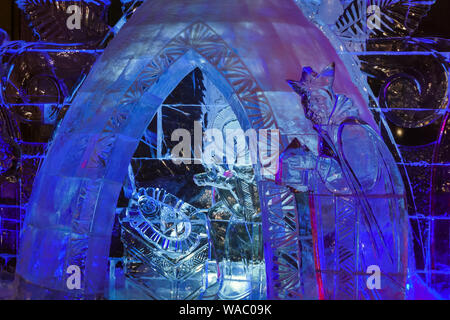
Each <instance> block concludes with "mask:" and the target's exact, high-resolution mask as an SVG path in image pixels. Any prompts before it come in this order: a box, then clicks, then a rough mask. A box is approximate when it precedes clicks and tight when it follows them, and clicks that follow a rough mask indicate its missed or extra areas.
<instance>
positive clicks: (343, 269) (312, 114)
mask: <svg viewBox="0 0 450 320" xmlns="http://www.w3.org/2000/svg"><path fill="white" fill-rule="evenodd" d="M334 72H335V67H334V65H330V66H329V67H327V68H325V69H324V70H323V71H322V72H321V73H320V74H318V73H316V72H314V71H313V70H312V69H311V68H309V67H305V68H303V73H302V78H301V80H300V81H289V84H290V85H291V86H292V88H293V89H294V90H295V91H296V92H297V93H298V94H299V95H300V96H301V100H302V105H303V107H304V109H305V116H306V117H307V118H308V119H309V120H310V121H311V122H312V123H313V125H314V129H315V130H316V131H317V134H318V135H319V149H318V154H315V153H312V152H310V151H309V150H307V149H305V148H304V147H303V148H302V147H301V146H300V144H298V142H294V143H291V145H290V146H289V147H288V149H287V150H286V152H285V154H284V155H283V156H282V157H281V161H282V164H281V166H282V167H281V173H280V174H279V175H278V177H277V178H278V179H277V181H278V183H281V184H285V185H288V186H290V187H291V188H293V189H294V190H295V192H297V193H305V192H309V204H310V210H312V213H311V225H312V229H313V230H312V234H313V247H314V258H315V267H316V276H317V287H318V291H319V296H320V297H323V298H326V299H403V298H405V294H406V279H407V271H408V233H409V223H408V214H407V210H406V201H405V200H406V195H405V191H404V187H403V182H402V179H401V176H400V174H399V171H398V169H397V167H396V164H395V162H394V160H393V158H392V156H391V154H390V152H389V150H388V149H387V147H386V146H385V144H384V142H383V141H382V140H381V138H380V137H379V135H378V133H377V132H375V131H374V130H373V129H372V128H371V127H370V126H368V125H367V124H365V123H364V121H361V119H360V118H359V115H358V110H357V109H356V108H355V107H354V106H353V104H352V101H351V100H349V99H348V98H347V97H345V96H343V95H337V94H335V92H334V90H333V82H334ZM295 172H297V174H293V173H295ZM298 173H303V176H302V175H300V176H298ZM314 229H315V230H314ZM371 268H379V270H381V274H382V276H381V286H378V287H376V288H373V287H371V286H370V284H369V282H368V277H369V275H367V272H368V270H371Z"/></svg>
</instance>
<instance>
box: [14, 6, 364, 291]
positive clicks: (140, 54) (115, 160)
mask: <svg viewBox="0 0 450 320" xmlns="http://www.w3.org/2000/svg"><path fill="white" fill-rule="evenodd" d="M220 3H221V2H219V1H217V2H212V3H210V2H208V1H204V0H199V1H192V3H191V2H189V3H185V2H183V1H181V2H177V3H175V1H174V2H170V3H166V2H164V1H149V2H146V3H145V4H144V5H143V6H142V7H140V8H139V10H138V12H137V13H136V15H135V16H133V18H132V19H131V20H130V22H129V23H128V24H127V26H125V28H124V29H123V30H122V31H121V34H119V36H118V37H117V38H116V39H114V40H113V43H111V45H110V46H109V47H108V49H107V50H106V52H105V54H104V55H103V57H102V58H101V60H100V61H99V62H98V63H97V64H96V65H95V67H94V68H93V70H92V72H91V75H90V77H89V78H88V79H87V81H86V82H85V84H84V86H83V88H82V89H81V90H80V93H79V95H78V96H77V98H76V101H75V102H74V105H73V106H72V107H71V109H70V110H69V112H68V114H67V116H66V118H65V119H64V121H63V122H62V125H61V127H60V128H59V130H58V132H57V135H56V137H55V139H54V141H53V143H52V146H51V148H50V150H49V153H48V157H47V159H46V161H45V163H44V165H43V167H42V168H41V170H40V172H39V175H38V177H37V179H36V182H35V186H34V191H33V195H32V200H31V202H30V207H29V209H28V211H27V216H26V221H25V228H24V230H23V236H22V247H21V251H20V255H19V264H18V269H17V278H18V284H19V285H18V295H19V296H22V297H30V298H52V297H54V298H62V297H69V298H70V297H87V298H89V297H95V296H97V295H99V294H100V295H101V294H102V292H103V286H104V279H103V274H104V273H105V271H106V264H107V255H108V248H109V242H110V235H111V231H112V226H113V218H114V209H115V205H116V202H117V198H118V195H119V192H120V189H121V187H122V182H123V180H124V177H125V175H126V173H127V166H128V163H129V162H130V159H131V157H132V155H133V152H134V150H135V149H136V147H137V144H138V142H139V139H140V138H141V136H142V133H143V132H144V130H145V128H146V126H147V125H148V123H149V121H150V120H151V119H152V117H153V115H154V113H155V112H156V110H157V108H158V107H159V106H160V105H161V103H162V102H163V101H164V99H165V97H166V96H167V95H168V94H169V93H170V92H171V91H172V90H173V89H174V88H175V86H176V85H177V84H178V83H179V82H180V81H181V79H182V78H183V77H184V76H186V75H187V74H188V73H189V72H191V71H192V70H193V69H194V68H196V67H198V68H200V69H201V70H202V72H204V73H205V74H206V75H207V76H208V78H209V79H211V80H212V81H213V82H214V85H215V86H216V87H217V88H218V89H219V90H220V91H221V92H222V93H223V95H224V96H225V98H226V99H227V101H228V102H229V103H230V104H231V105H232V107H233V110H234V112H235V113H236V115H237V117H238V119H239V120H240V124H241V127H242V128H243V129H244V130H246V129H249V128H254V129H271V128H273V129H276V128H280V129H281V131H282V134H283V139H285V140H287V139H289V137H290V136H291V135H296V136H302V135H304V136H308V130H309V128H308V126H307V125H306V124H304V123H302V121H301V118H302V113H301V108H300V106H299V101H298V99H297V97H296V96H295V94H294V93H291V92H290V89H289V88H288V87H287V85H285V84H284V80H285V79H286V78H295V77H298V72H297V71H296V70H295V69H296V68H299V65H300V64H308V65H312V66H315V69H318V70H320V69H322V67H323V66H325V65H327V64H329V63H330V61H335V62H336V64H337V69H338V70H339V71H340V73H338V76H337V78H338V79H339V82H338V88H337V89H338V90H340V89H341V91H344V93H347V94H348V95H349V96H351V97H353V98H354V100H355V101H357V102H358V103H359V104H360V105H362V103H361V101H363V99H362V98H361V95H360V94H359V92H358V90H357V89H356V88H355V87H354V85H353V84H352V82H351V80H350V79H349V76H348V73H347V71H346V69H345V67H344V66H343V64H342V62H340V59H339V57H338V56H337V55H336V53H335V52H334V50H333V49H332V47H331V45H330V44H329V42H328V40H326V38H325V37H324V36H323V34H321V32H320V31H319V30H318V29H317V28H315V27H314V26H313V25H311V24H310V23H309V22H308V21H307V20H306V18H305V17H304V16H303V15H302V14H301V11H300V10H299V9H298V8H297V7H296V6H295V4H294V3H293V2H287V3H286V4H283V6H281V5H279V4H278V3H277V1H273V2H272V1H267V2H264V3H262V2H257V3H255V2H253V1H250V0H249V1H234V0H233V1H230V2H227V6H225V7H224V8H222V5H221V4H220ZM191 5H192V7H190V6H191ZM183 9H186V10H185V11H183ZM222 9H224V10H222ZM242 9H245V10H242ZM170 10H174V11H173V12H170ZM230 10H232V11H233V12H235V14H236V16H235V17H234V18H233V19H231V17H232V16H233V15H231V14H230V12H229V11H230ZM155 12H157V14H156V15H155V14H154V13H155ZM152 13H153V16H152ZM164 13H169V14H168V15H167V19H168V20H167V23H168V26H169V27H174V28H175V29H178V30H179V32H178V33H176V34H174V35H173V36H171V38H170V39H169V40H167V41H166V40H164V39H166V38H167V31H166V30H165V29H164V27H163V28H162V29H158V28H156V27H154V26H153V25H152V24H151V23H153V21H154V20H158V19H164V17H165V15H164ZM158 14H160V15H162V16H163V18H161V17H160V15H158ZM177 16H179V17H180V18H179V20H177V19H176V17H177ZM206 16H208V17H212V18H211V19H213V20H214V21H222V20H223V19H225V20H227V19H228V20H230V19H231V20H232V21H231V22H230V23H235V21H234V20H239V18H240V19H241V20H239V21H241V22H239V21H238V22H237V23H236V24H235V25H233V27H232V28H231V29H230V30H228V29H227V28H228V26H229V25H228V24H227V23H222V24H220V23H217V22H216V23H215V30H216V29H217V30H220V31H219V32H220V33H221V36H219V34H218V33H217V32H216V31H214V30H213V29H212V28H211V27H210V26H209V25H207V24H205V23H203V22H197V21H199V17H206ZM224 17H226V18H224ZM281 18H283V19H284V20H280V19H281ZM255 19H261V20H262V21H260V23H259V24H258V23H256V24H255V25H256V26H257V27H264V26H267V25H270V30H269V29H266V31H267V33H264V32H258V30H252V29H251V28H250V29H249V28H246V27H244V26H245V23H247V22H248V21H249V20H255ZM242 23H244V24H242ZM280 23H285V24H288V25H292V26H293V28H294V30H295V31H296V32H298V31H301V32H302V34H303V36H304V37H305V38H304V39H303V40H305V39H308V41H309V42H308V44H303V42H302V39H300V38H299V39H298V43H299V44H302V45H304V46H310V47H309V49H310V50H309V53H308V48H306V47H301V46H300V47H299V46H298V45H294V46H293V47H290V48H288V47H286V48H284V50H283V49H282V48H281V45H280V46H277V45H278V44H280V43H284V44H287V43H290V42H292V40H291V39H289V33H288V32H285V33H283V32H281V31H289V28H287V29H283V28H282V29H283V30H277V32H278V33H279V36H280V38H279V39H277V41H278V42H276V43H273V48H271V50H268V48H267V46H268V44H269V43H271V40H273V34H274V32H275V31H274V30H275V29H276V28H280V26H279V25H280ZM146 24H148V26H147V25H146ZM143 25H146V27H147V28H148V29H147V30H144V31H146V32H144V31H142V30H140V29H139V28H140V27H142V26H143ZM236 25H237V26H236ZM169 27H168V28H166V29H170V28H169ZM239 28H242V31H243V32H242V33H241V34H240V33H238V32H236V30H239ZM232 30H234V31H232ZM233 32H235V33H234V34H233ZM275 33H276V32H275ZM291 34H292V33H291ZM135 35H137V36H136V39H127V38H133V37H134V36H135ZM224 36H227V37H228V38H229V41H233V40H232V39H233V37H234V38H239V37H242V36H244V37H246V39H248V41H249V42H251V43H253V44H254V46H255V47H256V48H254V47H252V46H251V44H250V47H248V45H249V44H245V45H244V43H243V41H241V43H242V45H243V47H242V48H240V49H239V50H238V49H237V48H238V44H237V43H234V44H233V45H232V46H230V45H229V44H228V43H227V42H225V41H224V40H223V39H222V37H224ZM283 37H285V39H283ZM311 39H314V41H312V40H311ZM241 40H242V39H241ZM244 40H245V39H244ZM244 42H245V41H244ZM127 43H128V44H129V45H130V48H128V47H127ZM132 44H133V45H132ZM264 44H265V45H264ZM131 45H132V46H131ZM161 47H162V49H158V48H161ZM311 49H313V50H316V52H315V53H317V55H316V56H314V57H312V55H311V54H310V52H314V51H311ZM245 50H250V51H251V52H250V53H247V55H248V56H249V57H250V58H251V59H253V60H249V59H246V62H245V61H244V60H243V59H241V54H244V53H243V52H244V51H245ZM258 50H260V51H259V53H260V55H258V53H256V54H255V52H254V51H256V52H258ZM238 52H239V54H238ZM267 53H268V54H269V56H267ZM244 55H245V54H244ZM277 55H278V56H277ZM247 58H248V57H247ZM267 59H268V60H267ZM271 60H272V61H271ZM284 60H286V61H284ZM300 60H302V61H301V63H300ZM249 63H250V64H251V65H249ZM250 69H251V70H253V71H252V72H250V71H249V70H250ZM265 71H266V73H267V74H270V75H271V78H270V79H264V77H265V74H266V73H265ZM255 72H257V73H258V74H257V76H258V77H257V78H255V74H254V73H255ZM291 75H292V76H291ZM282 83H283V84H282ZM281 86H285V87H282V88H283V89H280V87H281ZM285 92H289V94H287V93H285ZM268 94H270V97H269V96H268ZM275 104H277V105H276V108H275ZM286 105H290V110H291V113H290V114H284V115H283V108H284V107H285V106H286ZM274 108H275V109H274ZM276 109H277V110H276ZM361 110H362V111H363V112H362V113H363V114H365V115H368V114H369V113H368V110H367V109H366V108H365V107H361ZM296 111H298V113H297V112H296ZM279 119H283V125H282V126H280V125H279V124H277V122H279ZM369 122H370V120H369ZM300 139H301V137H300ZM313 140H314V139H305V142H306V143H310V144H312V145H313V146H314V141H313ZM257 176H259V174H258V173H257ZM258 179H259V185H260V195H262V196H261V199H262V208H263V223H265V225H266V226H265V229H264V231H265V234H264V237H265V240H264V241H265V243H266V246H265V255H266V261H267V262H268V263H267V262H266V263H267V266H268V269H269V271H268V272H279V273H280V274H281V273H283V274H284V275H285V276H286V277H287V279H288V280H289V286H287V287H286V288H284V289H285V290H284V291H285V292H287V294H289V292H290V290H292V291H293V292H295V290H296V283H297V282H298V281H300V274H299V267H298V265H295V264H292V263H288V264H283V263H282V261H281V260H282V259H283V258H282V256H281V255H280V256H277V262H278V264H277V266H275V265H274V264H272V261H274V254H275V255H276V253H274V252H275V251H274V250H278V251H277V252H279V251H282V250H283V244H286V245H287V246H289V245H290V244H291V242H290V241H283V239H292V237H296V236H297V235H298V225H297V224H296V223H297V221H296V219H297V217H296V215H295V212H294V211H295V209H293V207H295V206H292V205H291V203H292V201H294V199H293V197H292V195H290V194H289V192H288V191H287V190H286V189H284V188H281V187H275V186H274V185H273V184H272V183H271V182H270V181H263V180H262V179H261V177H258ZM275 213H276V214H275ZM275 220H276V221H275ZM287 250H289V251H290V253H289V259H290V260H292V258H294V261H295V258H297V259H299V256H298V255H297V254H298V252H295V250H294V252H292V248H287ZM70 265H77V266H79V267H80V268H81V273H82V279H83V281H82V286H81V287H82V289H81V290H79V291H75V292H74V291H70V290H68V289H67V286H66V279H67V274H66V270H67V268H68V267H69V266H70ZM280 266H283V267H280ZM280 268H285V270H282V271H283V272H281V271H280ZM278 280H280V279H276V278H274V277H268V281H269V284H268V288H269V297H275V295H276V293H275V292H272V293H271V292H270V291H271V290H274V289H273V288H275V287H276V285H275V283H270V281H274V282H276V281H278Z"/></svg>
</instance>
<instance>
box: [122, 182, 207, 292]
mask: <svg viewBox="0 0 450 320" xmlns="http://www.w3.org/2000/svg"><path fill="white" fill-rule="evenodd" d="M121 225H122V242H123V244H124V247H125V252H126V253H125V256H126V267H127V272H126V273H127V274H128V276H129V277H131V278H132V279H133V281H137V282H138V283H139V284H140V286H141V287H144V288H146V289H147V290H146V291H147V292H148V294H149V295H150V296H152V297H153V298H156V299H172V300H173V299H195V298H197V297H198V296H199V295H200V294H201V292H202V288H203V285H202V281H203V268H204V265H205V262H206V261H207V259H208V254H209V246H208V232H207V230H206V219H205V215H204V213H203V212H202V211H200V210H198V209H197V208H195V207H193V206H191V205H190V204H188V203H186V202H184V201H183V200H181V199H179V198H177V197H175V196H173V195H172V194H170V193H168V192H166V191H165V190H163V189H158V188H140V189H139V190H138V191H136V192H134V193H133V196H132V198H131V199H130V203H129V206H128V208H127V209H126V210H125V212H124V214H123V215H122V216H121Z"/></svg>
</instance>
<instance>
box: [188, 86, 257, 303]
mask: <svg viewBox="0 0 450 320" xmlns="http://www.w3.org/2000/svg"><path fill="white" fill-rule="evenodd" d="M204 84H205V87H206V91H205V93H206V95H205V99H204V100H205V104H204V105H205V106H204V107H205V120H206V121H205V123H207V125H206V129H217V130H219V131H220V132H221V133H222V137H223V138H224V140H225V137H226V139H227V140H226V143H225V141H218V140H210V139H207V138H206V139H205V141H204V149H205V150H206V149H208V148H209V147H211V144H216V147H217V148H213V149H215V150H224V148H223V145H225V154H226V153H227V152H226V150H227V149H235V150H236V152H235V154H234V160H233V161H230V159H227V161H226V164H225V162H224V156H225V154H216V155H215V157H214V160H215V161H213V162H211V161H210V162H208V163H205V162H204V166H205V167H206V172H205V173H201V174H197V175H196V176H195V177H194V181H195V183H196V184H197V185H199V186H207V187H212V188H213V190H214V193H213V195H214V199H213V203H214V205H213V206H212V207H211V208H210V209H209V210H208V214H207V217H208V221H209V224H210V226H211V230H210V231H211V241H212V245H213V250H214V253H215V258H216V262H217V265H218V268H219V279H218V280H219V286H220V287H219V291H218V295H219V298H221V299H245V298H252V299H258V298H261V297H262V292H263V287H264V279H263V274H264V268H263V266H264V261H263V254H262V249H263V248H262V230H261V211H260V205H259V197H258V189H257V185H256V179H255V174H254V170H253V166H252V165H251V164H250V163H249V162H247V161H245V159H247V160H249V159H250V158H249V148H248V144H247V143H243V144H239V143H238V142H236V141H233V143H230V140H229V135H228V133H229V132H231V131H233V130H241V132H242V134H244V133H243V131H242V129H241V127H240V125H239V121H238V119H237V117H236V115H235V114H234V112H233V110H232V108H231V106H230V105H229V104H228V103H227V102H226V100H225V98H224V97H223V95H222V94H221V93H220V92H219V91H218V90H217V89H216V88H215V87H214V86H213V85H212V83H211V82H210V81H208V80H207V79H206V81H205V82H204ZM211 106H212V108H211Z"/></svg>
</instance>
